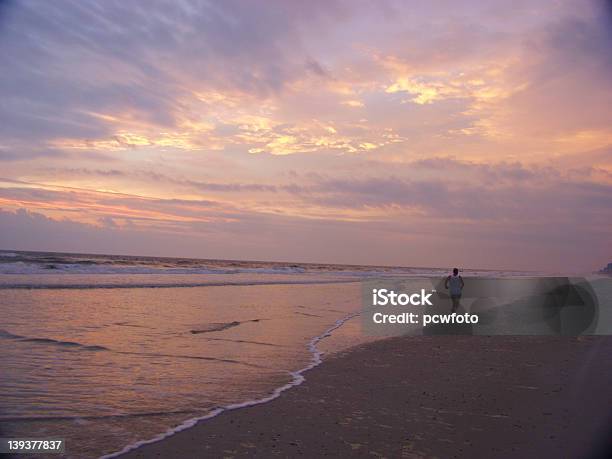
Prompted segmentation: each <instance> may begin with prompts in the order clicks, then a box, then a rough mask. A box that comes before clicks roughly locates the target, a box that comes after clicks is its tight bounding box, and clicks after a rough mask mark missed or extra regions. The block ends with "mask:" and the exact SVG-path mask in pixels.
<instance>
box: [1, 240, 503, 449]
mask: <svg viewBox="0 0 612 459" xmlns="http://www.w3.org/2000/svg"><path fill="white" fill-rule="evenodd" d="M446 273H447V270H446V269H432V268H410V267H376V266H348V265H327V264H302V263H279V262H255V261H253V262H250V261H228V260H199V259H185V258H156V257H133V256H115V255H86V254H65V253H42V252H20V251H0V307H1V310H2V318H1V321H0V345H1V352H0V366H1V368H2V376H1V378H0V428H1V429H2V432H1V436H4V437H21V438H23V437H54V438H64V439H65V440H66V455H67V456H68V457H84V458H90V457H100V456H104V455H111V456H112V455H113V454H116V453H117V452H120V451H125V450H127V449H130V448H134V447H137V446H138V445H139V444H141V443H142V442H147V441H151V440H155V439H159V438H161V437H163V436H164V435H170V434H172V433H173V432H175V431H177V430H181V429H184V428H186V427H189V426H191V425H193V424H194V423H195V422H196V421H197V420H199V419H204V418H206V417H211V416H215V415H217V414H219V413H221V412H223V411H224V410H228V409H235V408H239V407H242V406H247V405H250V404H256V403H262V402H265V401H268V400H270V399H272V398H275V397H276V396H278V394H279V393H280V392H282V391H283V390H287V389H290V388H291V387H292V386H294V385H296V384H299V383H300V382H301V381H302V380H303V378H304V376H305V375H304V373H305V371H306V370H307V369H309V368H312V367H313V366H315V365H317V364H318V363H319V362H320V361H321V358H322V356H323V355H324V354H330V353H334V352H339V351H342V350H344V349H347V348H349V347H352V346H355V345H358V344H361V343H364V342H367V341H368V340H372V339H374V338H372V337H367V336H364V335H363V334H362V333H361V329H360V325H359V321H358V320H354V318H355V317H356V315H357V314H358V312H359V310H360V307H361V296H360V295H361V290H360V281H361V280H363V279H367V278H373V277H394V276H402V277H405V276H415V277H423V276H424V277H432V276H434V277H436V276H443V275H445V274H446ZM466 274H471V275H480V276H483V275H489V276H496V275H508V273H504V272H494V271H471V272H470V271H466Z"/></svg>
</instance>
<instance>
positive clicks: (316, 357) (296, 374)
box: [100, 312, 359, 459]
mask: <svg viewBox="0 0 612 459" xmlns="http://www.w3.org/2000/svg"><path fill="white" fill-rule="evenodd" d="M357 315H359V312H354V313H352V314H349V315H348V316H345V317H343V318H342V319H339V320H337V321H336V322H335V323H334V325H333V326H332V327H330V328H328V329H327V330H325V332H323V333H322V334H321V335H319V336H315V337H314V338H313V339H311V340H310V342H309V343H308V345H307V348H308V351H309V352H310V353H311V354H312V359H311V362H310V364H309V365H307V366H306V367H304V368H302V369H300V370H297V371H292V372H290V374H291V376H292V378H293V379H292V380H291V381H290V382H288V383H287V384H285V385H284V386H280V387H277V388H276V389H274V390H273V391H272V393H271V394H270V395H268V396H266V397H263V398H260V399H255V400H247V401H245V402H240V403H233V404H230V405H226V406H222V407H218V408H215V409H213V410H212V411H211V412H209V413H208V414H206V415H204V416H199V417H195V418H191V419H188V420H186V421H185V422H183V423H181V424H179V425H178V426H176V427H174V428H172V429H169V430H167V431H166V432H164V433H162V434H159V435H157V436H155V437H153V438H151V439H149V440H141V441H138V442H135V443H131V444H129V445H127V446H126V447H125V448H123V449H121V450H120V451H117V452H114V453H110V454H105V455H103V456H101V457H100V459H110V458H115V457H119V456H121V455H122V454H125V453H127V452H129V451H133V450H135V449H138V448H140V447H141V446H144V445H148V444H151V443H157V442H158V441H162V440H164V439H165V438H168V437H171V436H172V435H174V434H176V433H178V432H181V431H183V430H186V429H189V428H191V427H193V426H195V425H196V424H197V423H198V422H200V421H206V420H208V419H212V418H214V417H216V416H218V415H220V414H221V413H224V412H226V411H233V410H237V409H240V408H246V407H249V406H254V405H261V404H263V403H268V402H270V401H272V400H274V399H277V398H278V397H280V395H281V394H282V393H283V392H285V391H286V390H289V389H291V388H292V387H296V386H299V385H300V384H302V383H303V382H304V381H305V380H306V378H305V377H304V373H306V372H307V371H308V370H312V369H313V368H315V367H317V366H319V365H320V364H321V362H322V361H323V359H322V357H323V352H322V351H319V350H318V349H317V344H318V343H319V342H320V341H321V340H323V339H325V338H327V337H328V336H330V335H331V334H332V332H333V331H334V330H337V329H338V328H340V327H341V326H342V325H344V324H345V323H346V322H347V321H349V320H351V319H352V318H353V317H355V316H357Z"/></svg>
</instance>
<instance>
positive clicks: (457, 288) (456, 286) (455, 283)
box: [448, 276, 463, 295]
mask: <svg viewBox="0 0 612 459" xmlns="http://www.w3.org/2000/svg"><path fill="white" fill-rule="evenodd" d="M461 284H463V280H462V279H461V276H449V278H448V285H449V289H450V294H451V295H461Z"/></svg>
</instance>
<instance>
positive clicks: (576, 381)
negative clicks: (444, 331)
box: [121, 336, 612, 458]
mask: <svg viewBox="0 0 612 459" xmlns="http://www.w3.org/2000/svg"><path fill="white" fill-rule="evenodd" d="M611 352H612V339H610V338H609V337H581V338H568V337H499V336H498V337H483V336H480V337H473V336H464V337H460V336H454V337H451V336H447V337H441V336H436V337H401V338H391V339H386V340H382V341H377V342H374V343H368V344H365V345H361V346H358V347H356V348H353V349H352V350H350V351H345V352H341V353H338V354H335V355H333V356H331V357H330V358H329V359H327V360H326V361H324V362H323V364H322V365H320V366H318V367H316V368H314V369H313V370H311V371H309V372H307V373H306V374H305V376H306V381H305V382H304V383H303V384H302V385H300V386H298V387H295V388H293V389H291V390H289V391H286V392H284V393H282V394H281V395H280V397H279V398H277V399H275V400H273V401H271V402H269V403H265V404H261V405H256V406H252V407H247V408H242V409H238V410H234V411H228V412H224V413H222V414H220V415H219V416H217V417H215V418H212V419H209V420H207V421H204V422H201V423H199V424H197V425H196V426H195V427H193V428H190V429H187V430H185V431H182V432H179V433H177V434H175V435H173V436H171V437H169V438H167V439H165V440H163V441H160V442H156V443H152V444H149V445H144V446H142V447H141V448H139V449H136V450H134V451H131V452H129V453H127V454H125V455H122V456H121V457H123V458H150V457H247V456H248V457H276V456H278V457H295V456H304V457H322V456H329V457H347V456H352V457H404V458H418V457H459V458H462V457H465V458H468V457H469V458H471V457H514V458H516V457H568V458H573V457H581V458H596V457H604V456H603V455H602V454H603V448H606V447H608V448H609V446H610V445H609V444H607V445H606V444H605V441H606V439H607V440H608V441H609V438H610V436H609V433H610V432H609V430H607V431H606V430H605V429H606V428H607V429H609V426H610V424H609V420H610V418H609V416H610V410H609V408H610V406H612V388H610V385H609V381H610V380H611V378H612V366H610V355H611Z"/></svg>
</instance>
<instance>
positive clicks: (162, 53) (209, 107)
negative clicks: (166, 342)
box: [0, 0, 612, 271]
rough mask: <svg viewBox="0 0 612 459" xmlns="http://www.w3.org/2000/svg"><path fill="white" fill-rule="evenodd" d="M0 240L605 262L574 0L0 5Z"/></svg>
mask: <svg viewBox="0 0 612 459" xmlns="http://www.w3.org/2000/svg"><path fill="white" fill-rule="evenodd" d="M0 62H2V64H1V71H0V248H2V249H26V250H56V251H76V252H89V253H91V252H98V253H121V254H140V255H167V256H191V257H202V258H225V259H247V260H248V259H255V260H280V261H296V262H299V261H303V262H308V261H311V262H328V263H355V264H384V265H389V264H390V265H405V266H455V265H458V266H460V267H475V268H478V267H480V268H510V269H530V268H531V269H545V270H589V271H591V270H594V269H598V268H601V267H602V266H603V265H604V264H607V263H608V262H611V261H612V15H611V11H610V8H609V3H605V2H603V1H602V2H588V1H574V0H567V1H552V0H551V1H513V2H508V1H499V2H489V1H482V2H475V1H472V2H466V1H461V2H458V1H434V2H427V1H413V2H408V1H405V2H386V1H348V0H347V1H333V0H331V1H308V2H306V1H299V2H298V1H295V2H290V1H247V0H243V1H226V0H223V1H210V2H205V1H193V2H191V1H186V0H185V1H165V2H161V1H146V2H145V1H99V2H93V1H82V0H75V1H72V2H70V1H52V2H51V1H43V0H40V1H27V0H25V1H19V2H17V1H15V2H11V1H8V2H7V1H0Z"/></svg>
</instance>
